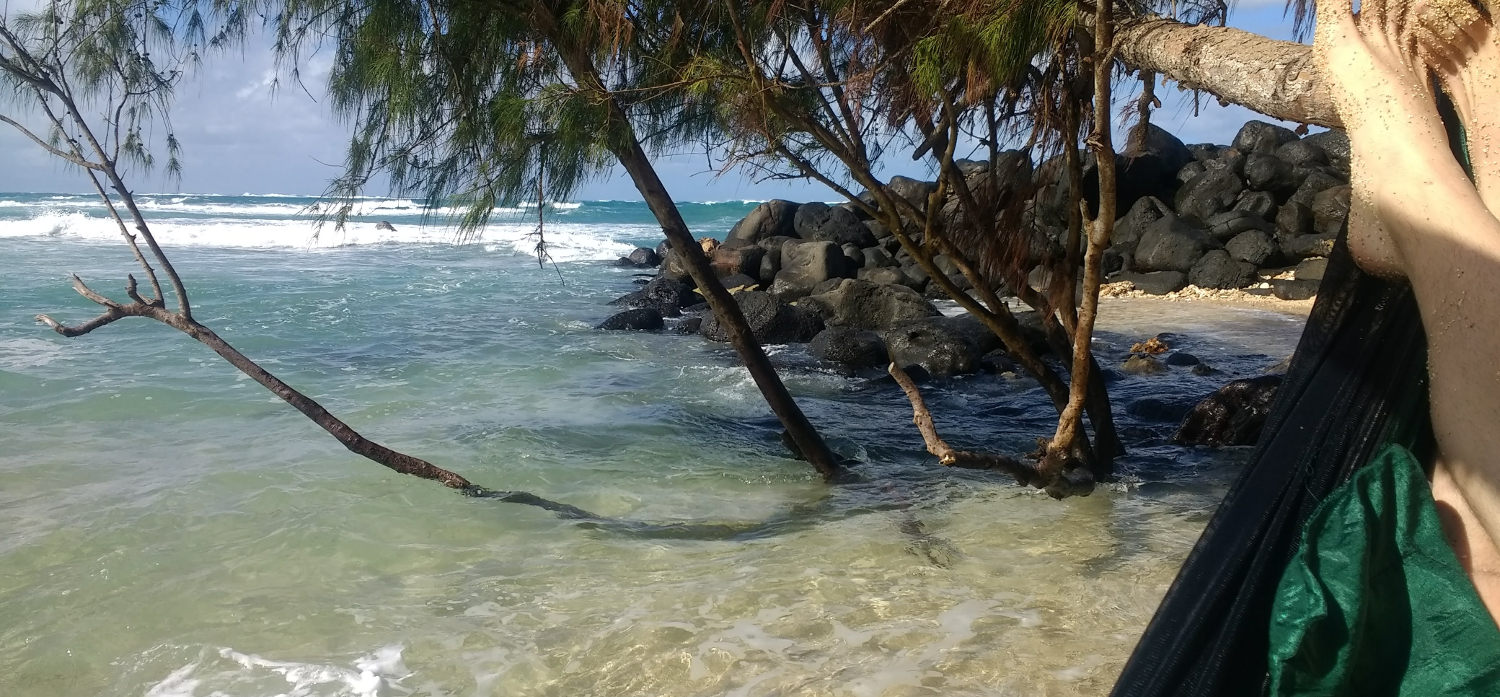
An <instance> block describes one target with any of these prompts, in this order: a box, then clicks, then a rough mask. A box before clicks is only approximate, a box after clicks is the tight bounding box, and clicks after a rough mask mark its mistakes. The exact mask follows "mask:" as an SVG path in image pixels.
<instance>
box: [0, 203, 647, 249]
mask: <svg viewBox="0 0 1500 697" xmlns="http://www.w3.org/2000/svg"><path fill="white" fill-rule="evenodd" d="M151 229H152V232H153V233H154V234H155V235H156V238H157V240H158V241H160V242H161V243H162V244H164V245H169V246H203V247H231V248H294V249H295V248H301V249H316V248H329V247H346V246H359V245H372V244H423V245H426V244H453V243H455V242H457V241H458V239H459V235H458V232H457V230H456V228H454V227H452V226H448V225H439V224H428V225H421V224H416V223H408V224H397V225H395V226H394V229H380V228H377V227H376V224H375V223H371V222H355V223H350V224H348V225H347V226H345V227H344V228H343V229H334V228H332V227H325V228H324V229H323V230H321V231H320V230H318V228H317V226H316V225H315V224H314V223H313V222H312V221H310V220H305V219H300V220H299V219H293V220H265V219H259V220H257V219H253V218H210V219H186V218H170V217H167V218H161V219H158V220H157V221H156V222H154V223H153V224H152V226H151ZM533 230H534V226H532V225H531V224H530V223H529V222H525V223H520V222H517V223H505V222H496V223H493V224H491V225H490V226H488V227H487V228H486V229H485V230H484V232H483V234H482V237H481V240H482V241H483V242H484V243H485V247H486V249H489V250H490V251H503V252H511V253H516V254H523V255H531V254H532V253H533V249H534V247H535V245H536V240H535V238H534V237H532V236H531V233H532V232H533ZM655 232H656V229H655V228H654V227H650V226H641V225H634V226H629V225H622V226H601V225H594V224H579V223H554V224H549V225H548V226H547V229H546V238H547V243H548V252H549V254H550V256H551V258H552V260H554V261H559V262H566V261H589V260H604V259H615V258H618V257H620V256H623V255H626V254H629V253H630V250H631V249H632V247H631V245H629V244H626V243H625V242H623V241H621V240H623V239H630V238H632V237H647V236H650V235H652V234H654V233H655ZM7 237H11V238H17V237H19V238H26V237H30V238H37V237H62V238H72V239H81V240H90V241H98V242H117V241H119V239H120V233H119V228H118V227H116V226H115V224H114V223H113V222H112V221H110V220H108V219H105V218H101V217H94V216H89V215H86V214H84V213H82V212H79V211H67V210H58V209H47V210H44V211H42V212H39V213H38V214H36V215H34V216H33V217H31V218H27V219H21V220H14V219H12V220H3V219H0V238H7Z"/></svg>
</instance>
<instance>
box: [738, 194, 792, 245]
mask: <svg viewBox="0 0 1500 697" xmlns="http://www.w3.org/2000/svg"><path fill="white" fill-rule="evenodd" d="M797 208H798V204H796V203H793V202H791V201H783V200H781V199H776V200H773V201H766V202H765V203H762V204H760V205H758V206H756V207H755V209H754V210H751V211H750V214H749V215H747V216H745V217H744V219H743V220H741V221H740V222H738V223H735V225H734V228H732V229H731V230H730V231H729V234H728V235H727V236H725V238H724V244H725V245H727V246H730V247H741V246H746V245H753V244H755V243H757V242H760V241H761V240H763V239H766V238H768V237H778V236H782V237H796V236H797V230H796V227H795V225H794V222H793V221H794V218H795V217H796V215H797Z"/></svg>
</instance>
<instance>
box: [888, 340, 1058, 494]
mask: <svg viewBox="0 0 1500 697" xmlns="http://www.w3.org/2000/svg"><path fill="white" fill-rule="evenodd" d="M887 370H888V371H889V372H890V374H891V377H892V378H895V379H896V384H897V385H900V386H901V391H902V392H905V393H906V398H907V400H909V401H910V402H911V421H912V423H914V424H916V425H917V430H918V431H921V433H922V442H924V443H926V444H927V452H929V453H932V454H933V455H936V456H937V458H938V462H939V463H940V464H942V465H943V466H944V467H958V468H962V469H977V470H996V471H1000V472H1004V473H1006V474H1009V475H1011V476H1013V477H1015V478H1016V483H1018V484H1021V485H1022V486H1035V487H1041V486H1045V485H1046V482H1044V481H1042V477H1041V474H1040V473H1038V472H1037V470H1036V468H1034V467H1032V466H1031V465H1028V464H1026V463H1024V462H1021V461H1020V460H1017V459H1015V458H1013V457H1006V456H1004V455H995V454H992V453H976V452H970V451H967V450H954V449H953V446H950V445H948V443H947V442H946V441H944V440H943V437H942V436H940V435H938V432H937V425H936V424H934V423H933V421H932V412H930V411H928V410H927V402H926V400H924V399H922V392H921V390H918V389H917V384H916V383H914V382H912V379H911V376H910V375H907V374H906V371H905V370H902V369H901V367H900V366H898V365H896V364H895V363H892V364H891V365H890V368H888V369H887Z"/></svg>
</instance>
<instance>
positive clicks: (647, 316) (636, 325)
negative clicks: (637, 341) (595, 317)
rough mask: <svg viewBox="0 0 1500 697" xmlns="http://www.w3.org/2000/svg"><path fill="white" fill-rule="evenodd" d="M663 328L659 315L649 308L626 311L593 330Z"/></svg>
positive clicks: (654, 329) (649, 329)
mask: <svg viewBox="0 0 1500 697" xmlns="http://www.w3.org/2000/svg"><path fill="white" fill-rule="evenodd" d="M663 326H665V323H664V322H663V321H662V317H661V313H660V312H657V311H656V310H653V309H651V308H645V307H643V308H638V309H635V310H626V311H624V312H621V313H619V314H616V315H614V316H612V317H610V318H609V319H606V320H604V321H603V322H600V323H599V326H598V327H595V329H606V330H637V331H656V330H658V329H661V328H662V327H663Z"/></svg>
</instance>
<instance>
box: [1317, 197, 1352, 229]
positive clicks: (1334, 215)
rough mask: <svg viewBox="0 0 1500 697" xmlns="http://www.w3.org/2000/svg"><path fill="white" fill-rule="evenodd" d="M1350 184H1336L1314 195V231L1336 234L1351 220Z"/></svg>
mask: <svg viewBox="0 0 1500 697" xmlns="http://www.w3.org/2000/svg"><path fill="white" fill-rule="evenodd" d="M1349 192H1350V188H1349V186H1348V185H1344V186H1335V187H1332V188H1329V189H1324V190H1322V191H1319V192H1318V195H1317V196H1314V197H1313V203H1312V214H1313V232H1315V233H1317V234H1319V235H1327V236H1336V235H1338V234H1339V231H1340V230H1342V229H1343V227H1344V225H1345V224H1346V223H1347V222H1348V221H1349Z"/></svg>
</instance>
